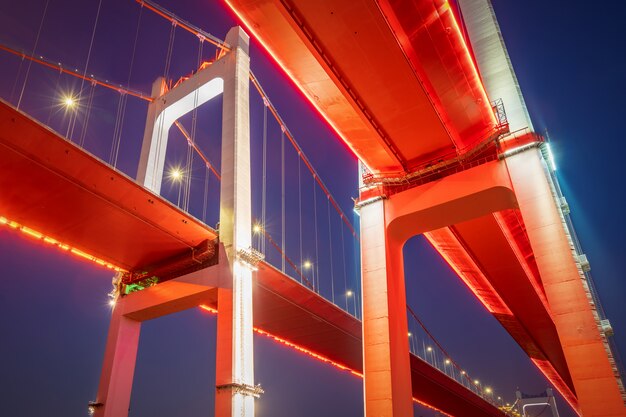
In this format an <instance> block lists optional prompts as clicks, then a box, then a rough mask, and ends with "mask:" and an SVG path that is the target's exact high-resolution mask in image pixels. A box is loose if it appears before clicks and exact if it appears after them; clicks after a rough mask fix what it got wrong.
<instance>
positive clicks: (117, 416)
mask: <svg viewBox="0 0 626 417" xmlns="http://www.w3.org/2000/svg"><path fill="white" fill-rule="evenodd" d="M121 310H122V306H121V305H120V304H119V303H118V304H117V305H116V306H115V308H114V309H113V314H112V316H111V324H110V325H109V335H108V338H107V344H106V349H105V351H104V363H103V365H102V373H101V374H100V385H99V386H98V395H97V397H96V401H95V405H94V411H95V412H94V415H95V416H96V417H124V416H128V408H129V407H130V393H131V389H132V386H133V375H134V374H135V361H136V360H137V348H138V346H139V332H140V330H141V323H140V322H138V321H135V320H131V319H129V318H127V317H124V316H123V315H122V312H121Z"/></svg>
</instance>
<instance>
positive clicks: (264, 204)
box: [261, 97, 268, 255]
mask: <svg viewBox="0 0 626 417" xmlns="http://www.w3.org/2000/svg"><path fill="white" fill-rule="evenodd" d="M267 104H268V103H267V100H266V99H265V97H263V184H262V185H261V228H263V229H265V227H266V218H265V215H266V209H267ZM261 234H262V235H263V236H262V240H261V253H263V255H267V254H266V253H265V234H264V233H261Z"/></svg>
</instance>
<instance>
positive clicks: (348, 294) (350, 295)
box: [346, 290, 354, 297]
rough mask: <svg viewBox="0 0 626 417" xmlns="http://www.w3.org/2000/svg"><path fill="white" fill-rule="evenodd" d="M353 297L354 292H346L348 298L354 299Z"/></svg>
mask: <svg viewBox="0 0 626 417" xmlns="http://www.w3.org/2000/svg"><path fill="white" fill-rule="evenodd" d="M353 295H354V293H353V292H352V290H348V291H346V296H348V297H352V296H353Z"/></svg>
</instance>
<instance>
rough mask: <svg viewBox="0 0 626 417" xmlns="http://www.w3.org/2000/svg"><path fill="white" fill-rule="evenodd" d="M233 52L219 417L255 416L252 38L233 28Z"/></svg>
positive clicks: (225, 133)
mask: <svg viewBox="0 0 626 417" xmlns="http://www.w3.org/2000/svg"><path fill="white" fill-rule="evenodd" d="M226 43H228V44H229V45H230V46H231V48H232V50H231V52H230V53H229V54H228V55H227V56H225V57H224V58H223V59H227V60H229V61H228V62H226V64H227V65H228V66H229V67H230V68H232V69H233V70H232V71H226V72H225V73H224V101H223V114H222V173H221V174H222V181H221V199H220V241H221V243H223V245H224V248H225V251H226V256H227V257H228V262H229V264H230V267H231V270H232V291H229V290H220V293H219V300H218V302H219V305H218V311H219V313H218V315H219V316H220V318H218V328H217V333H218V334H217V343H218V346H217V363H218V366H217V375H216V380H217V394H216V405H215V413H216V416H218V417H232V416H237V417H239V416H249V417H252V416H253V415H254V396H253V395H254V362H253V344H252V337H253V333H252V270H251V268H250V266H249V265H248V263H247V260H246V254H248V253H249V251H250V248H251V244H252V235H251V233H252V230H251V227H252V214H251V194H250V116H249V83H250V81H249V80H250V58H249V56H248V44H249V38H248V35H246V34H245V33H244V32H243V30H242V29H241V28H239V27H235V28H233V29H231V30H230V31H229V32H228V35H227V36H226Z"/></svg>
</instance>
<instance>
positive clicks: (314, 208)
mask: <svg viewBox="0 0 626 417" xmlns="http://www.w3.org/2000/svg"><path fill="white" fill-rule="evenodd" d="M315 190H316V180H315V174H313V213H314V215H313V217H314V219H315V268H314V271H315V270H317V285H316V288H317V293H318V294H319V292H320V283H319V262H320V259H319V249H318V244H317V192H316V191H315ZM313 282H315V279H313Z"/></svg>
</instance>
